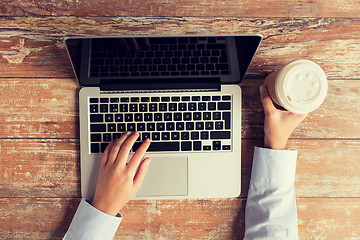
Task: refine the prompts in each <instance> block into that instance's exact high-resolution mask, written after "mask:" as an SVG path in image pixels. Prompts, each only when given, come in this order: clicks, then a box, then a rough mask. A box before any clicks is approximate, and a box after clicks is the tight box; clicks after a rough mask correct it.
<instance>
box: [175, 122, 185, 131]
mask: <svg viewBox="0 0 360 240" xmlns="http://www.w3.org/2000/svg"><path fill="white" fill-rule="evenodd" d="M184 126H185V124H184V123H183V122H176V130H177V131H182V130H184V129H185V127H184Z"/></svg>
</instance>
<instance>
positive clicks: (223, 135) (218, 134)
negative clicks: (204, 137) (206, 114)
mask: <svg viewBox="0 0 360 240" xmlns="http://www.w3.org/2000/svg"><path fill="white" fill-rule="evenodd" d="M230 136H231V132H230V131H211V132H210V139H230Z"/></svg>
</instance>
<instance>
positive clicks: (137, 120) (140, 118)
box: [134, 113, 143, 122]
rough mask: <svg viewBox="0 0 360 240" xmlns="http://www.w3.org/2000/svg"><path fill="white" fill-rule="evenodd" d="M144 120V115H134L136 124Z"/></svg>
mask: <svg viewBox="0 0 360 240" xmlns="http://www.w3.org/2000/svg"><path fill="white" fill-rule="evenodd" d="M142 120H143V115H142V113H135V114H134V121H135V122H142Z"/></svg>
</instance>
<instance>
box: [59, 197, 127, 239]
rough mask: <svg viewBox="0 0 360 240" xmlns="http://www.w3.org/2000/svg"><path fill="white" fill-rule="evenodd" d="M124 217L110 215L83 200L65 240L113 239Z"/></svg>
mask: <svg viewBox="0 0 360 240" xmlns="http://www.w3.org/2000/svg"><path fill="white" fill-rule="evenodd" d="M121 220H122V216H121V215H120V214H118V215H117V216H116V217H114V216H111V215H108V214H106V213H104V212H102V211H100V210H98V209H96V208H94V207H93V206H92V205H91V204H89V203H88V202H87V201H86V200H85V199H82V200H81V202H80V204H79V207H78V209H77V210H76V213H75V216H74V218H73V220H72V222H71V224H70V227H69V229H68V231H67V233H66V234H65V236H64V238H63V240H82V239H86V240H92V239H94V240H95V239H101V240H106V239H113V237H114V235H115V233H116V230H117V229H118V227H119V225H120V222H121Z"/></svg>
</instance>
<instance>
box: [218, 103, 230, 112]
mask: <svg viewBox="0 0 360 240" xmlns="http://www.w3.org/2000/svg"><path fill="white" fill-rule="evenodd" d="M230 109H231V102H218V110H230Z"/></svg>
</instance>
